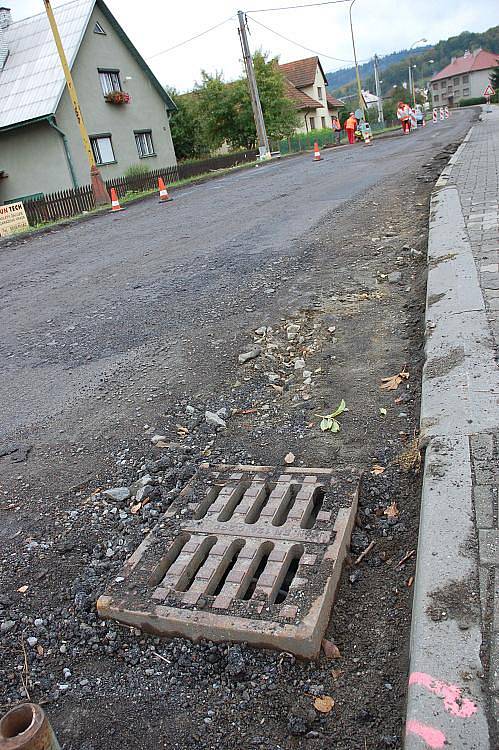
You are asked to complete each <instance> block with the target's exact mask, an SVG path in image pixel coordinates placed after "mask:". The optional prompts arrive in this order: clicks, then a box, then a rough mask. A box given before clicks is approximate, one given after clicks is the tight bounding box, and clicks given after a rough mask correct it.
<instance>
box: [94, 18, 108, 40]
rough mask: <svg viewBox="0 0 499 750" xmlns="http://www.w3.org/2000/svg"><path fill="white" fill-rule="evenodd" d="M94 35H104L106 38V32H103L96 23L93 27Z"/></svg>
mask: <svg viewBox="0 0 499 750" xmlns="http://www.w3.org/2000/svg"><path fill="white" fill-rule="evenodd" d="M94 34H104V36H106V32H105V31H104V29H103V28H102V26H101V25H100V23H99V22H98V21H97V22H96V24H95V26H94Z"/></svg>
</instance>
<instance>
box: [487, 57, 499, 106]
mask: <svg viewBox="0 0 499 750" xmlns="http://www.w3.org/2000/svg"><path fill="white" fill-rule="evenodd" d="M489 81H490V85H491V86H492V88H493V89H494V91H495V92H496V93H495V94H494V96H493V97H492V98H491V101H492V102H498V101H499V66H498V67H497V68H494V70H493V71H492V73H491V74H490V76H489Z"/></svg>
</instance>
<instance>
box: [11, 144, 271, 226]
mask: <svg viewBox="0 0 499 750" xmlns="http://www.w3.org/2000/svg"><path fill="white" fill-rule="evenodd" d="M257 155H258V151H257V150H255V149H254V150H251V151H238V152H236V153H232V154H222V155H221V156H213V157H210V158H208V159H198V160H196V161H190V162H180V163H179V164H178V166H172V167H165V168H163V169H155V170H152V171H151V172H145V173H144V174H139V175H134V176H124V177H115V178H113V179H112V180H106V188H107V190H108V191H110V190H111V188H112V187H113V188H115V190H116V193H117V194H118V197H119V198H123V196H124V195H126V194H127V193H142V192H145V191H148V190H156V189H157V187H158V177H162V178H163V179H164V181H165V183H166V184H167V185H169V184H171V183H172V182H177V181H178V180H185V179H187V178H189V177H196V176H197V175H200V174H206V173H210V172H214V171H216V170H218V169H227V168H229V167H234V166H236V165H238V164H244V163H245V162H249V161H254V160H255V159H256V157H257ZM93 209H95V200H94V194H93V192H92V186H91V185H83V186H82V187H78V188H74V189H71V190H60V191H59V192H57V193H50V194H49V195H44V196H43V197H41V198H40V199H39V200H31V201H26V202H25V203H24V210H25V211H26V216H27V218H28V222H29V224H30V225H31V226H35V225H36V224H43V223H46V222H50V221H58V220H59V219H65V218H69V217H71V216H77V215H78V214H81V213H84V212H85V211H92V210H93Z"/></svg>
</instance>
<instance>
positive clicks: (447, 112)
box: [445, 107, 450, 120]
mask: <svg viewBox="0 0 499 750" xmlns="http://www.w3.org/2000/svg"><path fill="white" fill-rule="evenodd" d="M449 117H450V113H449V107H446V108H445V119H446V120H448V119H449Z"/></svg>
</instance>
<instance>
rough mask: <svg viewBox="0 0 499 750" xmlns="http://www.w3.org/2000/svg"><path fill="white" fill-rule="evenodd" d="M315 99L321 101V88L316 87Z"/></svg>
mask: <svg viewBox="0 0 499 750" xmlns="http://www.w3.org/2000/svg"><path fill="white" fill-rule="evenodd" d="M317 98H318V99H319V101H320V102H321V101H322V86H317Z"/></svg>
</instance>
